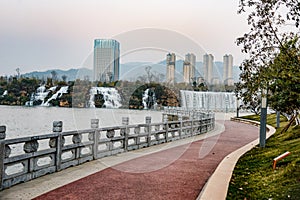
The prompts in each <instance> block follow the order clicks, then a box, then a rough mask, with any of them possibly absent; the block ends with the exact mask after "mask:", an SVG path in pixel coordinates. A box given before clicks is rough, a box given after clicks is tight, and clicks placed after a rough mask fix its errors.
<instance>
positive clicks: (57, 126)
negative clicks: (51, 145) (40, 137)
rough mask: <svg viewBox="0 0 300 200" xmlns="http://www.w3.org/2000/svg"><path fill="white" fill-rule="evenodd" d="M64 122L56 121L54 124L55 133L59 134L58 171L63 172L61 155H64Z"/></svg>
mask: <svg viewBox="0 0 300 200" xmlns="http://www.w3.org/2000/svg"><path fill="white" fill-rule="evenodd" d="M62 126H63V122H62V121H54V122H53V129H52V130H53V132H54V133H57V134H58V135H57V139H56V163H55V164H56V171H60V170H61V155H62V147H63V145H64V138H63V136H62V134H61V133H62V129H63V127H62Z"/></svg>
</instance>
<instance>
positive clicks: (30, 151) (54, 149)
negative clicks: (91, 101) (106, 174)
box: [0, 114, 215, 190]
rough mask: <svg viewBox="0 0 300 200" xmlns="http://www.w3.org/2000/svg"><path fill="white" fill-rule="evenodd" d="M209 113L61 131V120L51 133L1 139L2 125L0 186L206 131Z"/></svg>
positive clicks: (95, 123) (2, 129)
mask: <svg viewBox="0 0 300 200" xmlns="http://www.w3.org/2000/svg"><path fill="white" fill-rule="evenodd" d="M214 125H215V119H214V115H213V114H203V116H202V117H201V118H197V119H188V120H179V121H167V120H164V122H161V123H151V117H146V121H145V123H144V124H136V125H129V118H128V117H124V118H122V125H121V126H114V127H105V128H99V120H98V119H92V120H91V129H87V130H78V131H66V132H63V131H62V130H63V123H62V121H55V122H53V132H52V133H51V134H45V135H39V136H33V137H22V138H16V139H7V140H5V135H6V133H5V132H6V127H5V126H0V181H1V182H0V184H1V185H0V187H1V188H0V189H1V190H2V189H5V188H8V187H11V186H13V185H15V184H18V183H22V182H26V181H29V180H32V179H35V178H38V177H40V176H43V175H45V174H49V173H53V172H57V171H60V170H63V169H65V168H68V167H71V166H76V165H79V164H81V163H84V162H87V161H91V160H95V159H99V158H102V157H105V156H110V155H114V154H118V153H122V152H126V151H131V150H135V149H140V148H144V147H149V146H152V145H158V144H161V143H166V142H170V141H174V140H178V139H182V138H187V137H191V136H194V135H198V134H201V133H205V132H208V131H210V130H212V129H213V128H214Z"/></svg>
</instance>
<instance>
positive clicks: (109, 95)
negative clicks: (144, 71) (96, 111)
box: [89, 87, 122, 108]
mask: <svg viewBox="0 0 300 200" xmlns="http://www.w3.org/2000/svg"><path fill="white" fill-rule="evenodd" d="M96 94H102V95H103V99H104V104H103V105H104V107H105V108H120V107H121V106H122V104H121V96H120V94H119V93H118V91H117V90H116V89H115V88H108V87H92V88H91V89H90V100H89V106H90V107H91V108H95V95H96Z"/></svg>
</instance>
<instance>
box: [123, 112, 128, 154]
mask: <svg viewBox="0 0 300 200" xmlns="http://www.w3.org/2000/svg"><path fill="white" fill-rule="evenodd" d="M122 125H124V126H126V128H125V132H124V133H123V134H124V140H123V141H124V142H123V147H124V151H128V134H129V129H128V127H127V126H128V125H129V117H122Z"/></svg>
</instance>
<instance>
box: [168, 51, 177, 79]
mask: <svg viewBox="0 0 300 200" xmlns="http://www.w3.org/2000/svg"><path fill="white" fill-rule="evenodd" d="M175 63H176V55H175V53H172V54H170V53H168V54H167V83H169V84H174V82H175Z"/></svg>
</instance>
